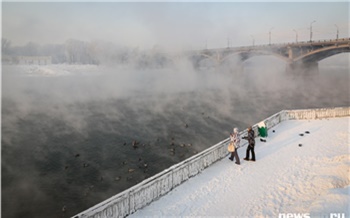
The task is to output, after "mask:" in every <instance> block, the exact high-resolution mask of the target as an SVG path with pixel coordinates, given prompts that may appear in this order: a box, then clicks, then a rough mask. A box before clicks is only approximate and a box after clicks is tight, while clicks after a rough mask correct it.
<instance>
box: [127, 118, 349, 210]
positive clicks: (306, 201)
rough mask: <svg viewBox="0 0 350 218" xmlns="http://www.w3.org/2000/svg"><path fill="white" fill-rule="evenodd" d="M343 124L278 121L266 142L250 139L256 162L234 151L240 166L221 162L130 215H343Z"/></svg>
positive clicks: (346, 141)
mask: <svg viewBox="0 0 350 218" xmlns="http://www.w3.org/2000/svg"><path fill="white" fill-rule="evenodd" d="M349 123H350V117H343V118H331V119H321V120H311V121H310V120H290V121H284V122H282V123H280V124H278V125H277V126H275V127H273V128H272V129H270V130H269V133H268V135H269V136H268V138H267V142H266V143H264V142H260V141H259V139H258V138H256V146H255V153H256V159H257V161H256V162H250V161H244V160H243V158H244V157H245V151H246V149H245V147H243V148H239V149H238V153H239V156H240V159H241V165H236V164H234V162H231V161H230V160H228V157H227V158H224V159H222V160H220V161H218V162H216V163H215V164H213V165H211V166H210V167H208V168H207V169H205V170H204V171H203V172H201V173H200V174H198V175H197V176H195V177H192V178H190V179H189V180H188V181H186V182H184V183H183V184H181V185H180V186H177V187H176V188H174V189H173V190H172V191H170V192H169V193H168V194H166V195H165V196H163V197H161V198H159V199H158V200H156V201H154V202H152V203H151V204H149V205H148V206H146V207H144V208H143V209H140V210H138V211H136V212H135V213H133V214H131V215H130V217H140V216H142V217H144V216H237V217H253V216H254V217H262V216H263V217H278V216H279V215H280V214H286V213H294V214H301V215H306V216H307V215H311V217H315V216H316V217H319V216H322V217H330V216H329V215H330V214H331V213H340V214H341V215H343V214H345V215H344V217H349V216H350V212H349V202H350V201H349V200H350V197H349V196H350V195H349V192H350V186H349V185H350V174H349V169H350V158H349V147H350V143H349V136H350V129H349ZM273 130H275V132H273ZM307 131H309V132H310V133H309V134H308V133H306V132H307ZM301 134H303V136H301ZM243 141H245V140H243ZM300 144H301V146H299V145H300Z"/></svg>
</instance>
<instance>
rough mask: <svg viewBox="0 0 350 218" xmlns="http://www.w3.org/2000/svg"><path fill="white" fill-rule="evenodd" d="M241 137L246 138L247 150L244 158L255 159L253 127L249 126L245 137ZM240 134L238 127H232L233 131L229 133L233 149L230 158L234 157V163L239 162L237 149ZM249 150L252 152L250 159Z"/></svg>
mask: <svg viewBox="0 0 350 218" xmlns="http://www.w3.org/2000/svg"><path fill="white" fill-rule="evenodd" d="M242 139H246V140H248V147H247V152H246V157H245V158H244V160H250V161H255V152H254V147H255V132H254V130H253V128H252V127H251V126H250V127H249V128H248V135H247V136H245V137H242ZM240 141H241V140H240V135H239V132H238V128H234V129H233V133H232V134H230V142H231V143H233V145H234V147H235V149H234V151H233V152H231V156H230V158H229V159H230V160H231V161H233V159H234V158H236V162H235V163H236V164H238V165H239V164H240V161H239V156H238V153H237V149H238V148H239V147H240ZM250 152H251V153H252V159H249V154H250Z"/></svg>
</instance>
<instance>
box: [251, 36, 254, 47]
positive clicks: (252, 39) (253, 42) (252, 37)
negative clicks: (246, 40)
mask: <svg viewBox="0 0 350 218" xmlns="http://www.w3.org/2000/svg"><path fill="white" fill-rule="evenodd" d="M250 37H252V40H253V46H255V39H254V36H252V35H250Z"/></svg>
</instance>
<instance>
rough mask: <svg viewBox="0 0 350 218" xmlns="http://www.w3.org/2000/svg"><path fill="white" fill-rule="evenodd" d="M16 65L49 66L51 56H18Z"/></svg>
mask: <svg viewBox="0 0 350 218" xmlns="http://www.w3.org/2000/svg"><path fill="white" fill-rule="evenodd" d="M16 59H17V60H16V62H17V63H16V64H20V65H32V64H34V65H49V64H51V63H52V57H51V56H18V57H16Z"/></svg>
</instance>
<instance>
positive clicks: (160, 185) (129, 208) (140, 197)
mask: <svg viewBox="0 0 350 218" xmlns="http://www.w3.org/2000/svg"><path fill="white" fill-rule="evenodd" d="M346 116H350V107H338V108H321V109H306V110H287V111H286V110H284V111H281V112H279V113H276V114H274V115H272V116H270V117H269V118H266V119H265V120H263V121H264V122H265V124H266V127H267V128H268V129H271V128H272V127H274V126H276V125H277V124H279V123H281V122H283V121H285V120H303V119H324V118H335V117H346ZM253 129H254V130H255V133H256V136H258V131H257V124H256V125H254V126H253ZM246 133H247V130H244V131H242V132H240V134H241V135H245V134H246ZM228 142H229V139H225V140H223V141H221V142H219V143H217V144H216V145H213V146H212V147H210V148H208V149H206V150H204V151H202V152H200V153H198V154H197V155H194V156H192V157H190V158H188V159H186V160H184V161H182V162H180V163H178V164H176V165H174V166H172V167H170V168H168V169H166V170H164V171H162V172H160V173H158V174H156V175H154V176H152V177H150V178H148V179H146V180H144V181H142V182H141V183H139V184H137V185H135V186H133V187H131V188H129V189H127V190H125V191H123V192H121V193H119V194H117V195H115V196H113V197H111V198H109V199H107V200H105V201H103V202H101V203H99V204H97V205H95V206H94V207H91V208H90V209H88V210H86V211H84V212H82V213H80V214H78V215H76V216H74V218H85V217H93V218H110V217H125V216H127V215H129V214H132V213H134V212H135V211H136V210H138V209H141V208H143V207H145V206H146V205H148V204H150V203H151V202H153V201H154V200H156V199H158V198H160V197H161V196H163V195H165V194H166V193H168V192H169V191H171V190H172V189H173V188H175V187H176V186H178V185H180V184H181V183H183V182H185V181H186V180H188V179H189V178H191V177H193V176H195V175H197V174H198V173H200V172H202V171H203V170H204V169H205V168H207V167H209V166H210V165H211V164H213V163H215V162H216V161H218V160H221V159H222V158H224V157H226V156H227V155H228V152H227V145H228ZM246 145H247V142H245V143H243V144H242V146H241V147H244V146H246Z"/></svg>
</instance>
